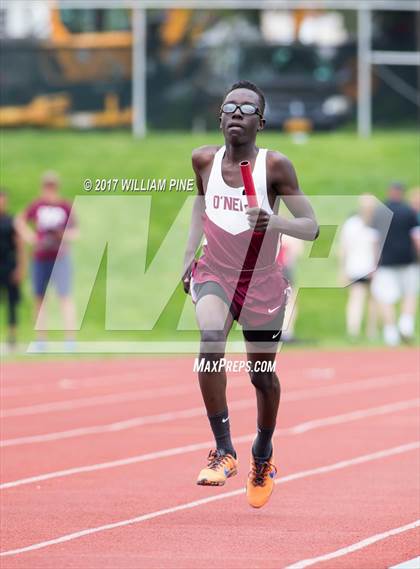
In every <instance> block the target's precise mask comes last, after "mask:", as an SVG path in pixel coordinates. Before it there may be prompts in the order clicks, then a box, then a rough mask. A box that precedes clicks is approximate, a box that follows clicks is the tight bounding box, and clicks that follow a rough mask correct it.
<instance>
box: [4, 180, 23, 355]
mask: <svg viewBox="0 0 420 569" xmlns="http://www.w3.org/2000/svg"><path fill="white" fill-rule="evenodd" d="M24 272H25V247H24V244H23V241H22V239H21V238H20V236H19V234H18V233H17V232H16V230H15V228H14V222H13V217H12V216H11V215H9V214H8V213H7V194H6V192H5V190H0V299H2V298H3V296H4V295H6V297H7V307H8V314H7V324H8V333H7V344H8V346H9V348H10V349H11V350H12V349H14V348H15V346H16V339H17V324H18V318H17V307H18V304H19V301H20V288H19V286H20V283H21V282H22V279H23V275H24Z"/></svg>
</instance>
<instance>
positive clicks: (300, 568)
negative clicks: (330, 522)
mask: <svg viewBox="0 0 420 569" xmlns="http://www.w3.org/2000/svg"><path fill="white" fill-rule="evenodd" d="M419 526H420V520H416V521H415V522H412V523H410V524H406V525H404V526H400V527H398V528H393V529H390V530H388V531H384V532H382V533H377V534H376V535H372V536H370V537H368V538H366V539H362V541H357V542H356V543H353V544H352V545H348V546H347V547H342V548H341V549H337V551H332V552H331V553H326V554H325V555H320V556H319V557H312V559H303V560H302V561H297V562H296V563H292V565H288V566H287V567H285V569H304V568H305V567H309V566H310V565H315V563H321V562H322V561H329V560H330V559H336V558H337V557H343V556H344V555H348V554H349V553H353V552H354V551H358V550H359V549H364V548H365V547H368V546H369V545H372V544H373V543H377V542H378V541H382V540H384V539H387V538H389V537H392V536H394V535H398V534H400V533H404V532H406V531H410V530H413V529H415V528H417V527H419ZM418 567H419V566H418V565H416V568H418Z"/></svg>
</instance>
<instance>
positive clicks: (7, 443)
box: [0, 394, 420, 448]
mask: <svg viewBox="0 0 420 569" xmlns="http://www.w3.org/2000/svg"><path fill="white" fill-rule="evenodd" d="M298 396H299V394H296V395H295V400H296V399H297V398H298ZM419 401H420V400H419V399H409V400H405V401H399V402H398V403H391V404H389V405H385V406H381V407H380V409H382V408H383V407H385V408H387V409H390V410H399V409H400V408H404V409H405V408H410V407H416V406H417V405H418V403H419ZM254 406H255V399H254V398H252V399H240V400H237V401H232V402H231V403H230V404H229V408H230V409H249V408H251V407H254ZM401 406H402V407H401ZM358 412H362V413H363V412H364V410H363V409H361V410H360V411H352V413H351V414H353V413H358ZM379 412H381V411H379ZM204 414H205V410H204V407H202V406H200V407H191V408H190V409H183V410H181V411H168V412H167V413H159V414H157V415H146V416H144V417H134V418H132V419H126V420H124V421H117V422H115V423H108V424H105V425H94V426H92V427H79V428H77V429H70V430H68V431H58V432H54V433H45V434H42V435H29V436H25V437H17V438H13V439H5V440H3V441H1V442H0V447H2V448H5V447H12V446H18V445H25V444H32V443H46V442H51V441H57V440H63V439H70V438H74V437H84V436H88V435H96V434H102V433H110V432H119V431H123V430H126V429H133V428H136V427H141V426H143V425H151V424H158V423H167V422H170V421H175V420H177V419H191V418H193V417H200V416H201V415H204ZM356 418H357V417H356Z"/></svg>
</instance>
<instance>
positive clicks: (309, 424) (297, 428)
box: [0, 400, 418, 490]
mask: <svg viewBox="0 0 420 569" xmlns="http://www.w3.org/2000/svg"><path fill="white" fill-rule="evenodd" d="M414 401H415V402H417V403H418V400H414ZM412 406H414V405H412V402H411V401H408V402H401V403H396V404H390V405H382V406H381V407H370V408H368V409H364V410H363V411H357V412H354V411H353V412H350V413H343V414H342V415H334V416H332V417H331V416H330V417H324V418H320V419H317V420H316V421H306V422H304V423H298V424H297V425H294V426H292V427H288V428H285V429H276V431H275V433H274V436H275V437H278V436H280V435H286V436H287V435H291V436H293V435H300V434H302V433H306V432H308V431H310V430H314V429H318V428H321V427H323V426H328V425H337V424H339V423H346V422H348V421H357V420H358V419H363V418H365V417H372V416H377V415H384V414H386V413H392V412H395V411H401V410H404V409H408V408H410V407H412ZM254 437H255V433H250V434H248V435H242V436H241V437H235V438H234V439H233V441H234V443H235V444H241V443H245V442H248V441H252V440H253V439H254ZM212 445H213V441H206V442H202V443H196V444H191V445H186V446H180V447H172V448H169V449H164V450H161V451H156V452H152V453H147V454H139V455H136V456H131V457H128V458H121V459H118V460H112V461H107V462H100V463H97V464H91V465H85V466H78V467H74V468H68V469H66V470H57V471H55V472H47V473H45V474H39V475H37V476H31V477H28V478H21V479H18V480H11V481H9V482H4V483H3V484H0V489H2V490H5V489H7V488H15V487H16V486H23V485H25V484H32V483H34V482H41V481H44V480H51V479H52V478H62V477H65V476H72V475H74V474H82V473H85V472H95V471H97V470H106V469H108V468H117V467H119V466H128V465H131V464H138V463H140V462H148V461H151V460H157V459H159V458H166V457H169V456H176V455H179V454H184V453H188V452H195V451H197V450H202V449H206V448H207V449H208V448H210V447H211V446H212Z"/></svg>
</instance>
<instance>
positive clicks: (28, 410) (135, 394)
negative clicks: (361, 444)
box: [0, 374, 417, 418]
mask: <svg viewBox="0 0 420 569" xmlns="http://www.w3.org/2000/svg"><path fill="white" fill-rule="evenodd" d="M413 379H414V380H415V381H417V377H416V375H413V374H400V375H397V376H392V375H391V376H380V377H374V378H371V379H367V380H366V379H364V380H360V381H348V382H345V383H342V382H341V383H339V384H336V385H328V386H322V387H318V388H310V389H301V390H294V391H291V392H288V393H287V394H286V396H285V397H284V398H285V399H286V400H287V398H289V400H293V397H294V395H296V396H297V397H298V398H299V399H303V397H302V395H303V394H305V396H307V397H311V396H312V395H315V396H316V395H323V394H324V393H325V394H327V395H334V394H340V393H347V392H348V391H366V390H369V389H372V388H373V387H385V386H387V385H395V384H396V383H405V382H410V381H412V380H413ZM247 385H248V384H247V378H245V377H236V378H232V379H231V380H230V381H229V387H230V388H235V387H242V386H247ZM196 391H197V385H196V383H195V382H190V383H189V384H187V385H177V386H169V387H162V388H157V389H146V390H142V391H139V390H136V391H128V392H123V393H110V394H107V395H100V396H94V397H80V398H77V399H67V400H61V401H51V402H49V403H40V404H36V405H25V406H21V407H13V408H10V409H4V410H3V411H1V413H0V417H1V418H7V417H22V416H24V415H35V414H39V413H49V412H58V411H73V410H74V409H80V408H86V407H98V406H100V405H112V404H114V403H123V402H126V401H139V400H142V399H154V398H158V397H165V396H172V395H180V394H185V393H189V392H196Z"/></svg>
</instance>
